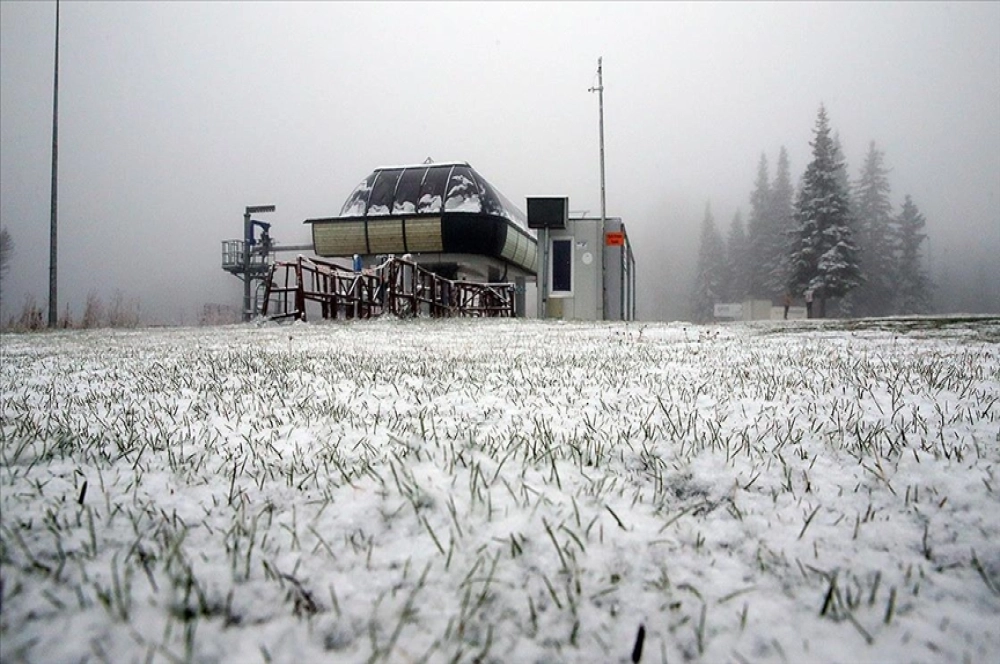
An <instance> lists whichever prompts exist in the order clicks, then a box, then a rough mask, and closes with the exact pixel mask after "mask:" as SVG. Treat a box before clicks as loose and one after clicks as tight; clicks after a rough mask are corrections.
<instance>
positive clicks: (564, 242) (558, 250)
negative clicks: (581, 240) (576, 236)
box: [551, 238, 573, 295]
mask: <svg viewBox="0 0 1000 664" xmlns="http://www.w3.org/2000/svg"><path fill="white" fill-rule="evenodd" d="M551 283H552V294H553V295H570V294H572V293H573V239H572V238H566V239H556V240H552V282H551Z"/></svg>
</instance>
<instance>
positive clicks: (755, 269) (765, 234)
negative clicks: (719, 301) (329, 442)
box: [747, 153, 771, 298]
mask: <svg viewBox="0 0 1000 664" xmlns="http://www.w3.org/2000/svg"><path fill="white" fill-rule="evenodd" d="M770 201H771V184H770V181H769V176H768V168H767V156H766V155H764V154H763V153H761V155H760V161H759V162H758V164H757V179H756V180H755V181H754V189H753V192H752V193H751V194H750V219H749V221H748V222H747V241H748V244H749V256H748V264H749V266H750V273H749V280H748V283H747V291H748V294H749V295H750V297H753V298H763V297H766V296H767V282H768V258H769V256H770V254H771V251H770V249H771V229H770V222H769V210H768V208H769V206H770Z"/></svg>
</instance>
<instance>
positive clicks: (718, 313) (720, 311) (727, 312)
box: [715, 302, 743, 318]
mask: <svg viewBox="0 0 1000 664" xmlns="http://www.w3.org/2000/svg"><path fill="white" fill-rule="evenodd" d="M715 317H716V318H743V305H742V304H740V303H738V302H736V303H732V304H716V305H715Z"/></svg>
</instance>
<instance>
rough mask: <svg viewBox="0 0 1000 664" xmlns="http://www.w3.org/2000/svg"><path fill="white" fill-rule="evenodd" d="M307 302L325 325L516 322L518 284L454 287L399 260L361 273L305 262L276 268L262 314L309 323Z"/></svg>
mask: <svg viewBox="0 0 1000 664" xmlns="http://www.w3.org/2000/svg"><path fill="white" fill-rule="evenodd" d="M307 302H315V303H318V304H319V311H320V315H321V316H322V318H324V319H336V318H345V319H347V318H375V317H378V316H381V315H383V314H392V315H395V316H400V317H409V316H428V317H433V318H441V317H451V316H474V317H505V318H506V317H513V316H514V284H511V283H502V284H484V283H475V282H468V281H452V280H451V279H445V278H444V277H441V276H439V275H437V274H434V273H433V272H430V271H429V270H426V269H424V268H422V267H420V266H419V265H417V264H416V263H414V262H412V261H408V260H404V259H402V258H395V257H392V258H389V259H388V260H387V261H385V262H384V263H382V264H381V265H379V266H377V267H374V268H369V269H366V270H363V271H361V272H354V271H351V270H345V269H344V268H342V267H340V266H339V265H337V264H335V263H331V262H329V261H324V260H321V259H318V258H310V257H305V256H299V257H298V259H297V260H295V261H279V262H277V263H275V264H274V265H273V266H272V267H271V272H270V274H269V276H268V279H267V282H266V286H265V290H264V303H263V307H262V309H261V313H262V314H263V315H264V316H266V317H268V318H270V319H272V320H282V319H288V318H292V319H295V320H303V321H304V320H306V316H307V315H306V303H307Z"/></svg>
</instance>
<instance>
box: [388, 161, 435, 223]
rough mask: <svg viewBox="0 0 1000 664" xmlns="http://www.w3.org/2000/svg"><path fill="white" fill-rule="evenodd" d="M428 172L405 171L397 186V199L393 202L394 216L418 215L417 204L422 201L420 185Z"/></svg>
mask: <svg viewBox="0 0 1000 664" xmlns="http://www.w3.org/2000/svg"><path fill="white" fill-rule="evenodd" d="M426 172H427V169H426V168H408V169H406V170H405V171H403V175H402V177H400V178H399V184H398V185H397V186H396V197H395V198H394V199H393V202H392V213H393V214H415V213H416V211H417V202H418V201H419V200H420V183H421V182H422V181H423V179H424V173H426Z"/></svg>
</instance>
